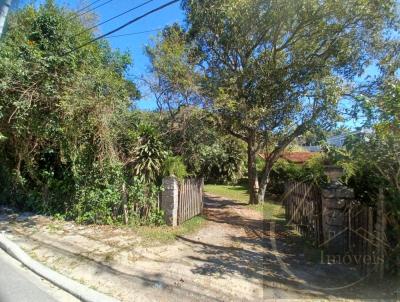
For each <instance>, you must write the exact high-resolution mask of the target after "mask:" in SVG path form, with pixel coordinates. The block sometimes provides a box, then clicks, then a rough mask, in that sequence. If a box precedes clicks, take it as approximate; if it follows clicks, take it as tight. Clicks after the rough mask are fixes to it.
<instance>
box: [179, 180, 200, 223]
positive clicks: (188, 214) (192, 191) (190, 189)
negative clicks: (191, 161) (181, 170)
mask: <svg viewBox="0 0 400 302" xmlns="http://www.w3.org/2000/svg"><path fill="white" fill-rule="evenodd" d="M203 187H204V180H203V179H202V178H200V179H198V178H197V179H196V178H186V179H184V180H182V181H180V182H179V199H178V224H181V223H182V222H184V221H186V220H188V219H190V218H192V217H194V216H196V215H199V214H201V212H202V211H203Z"/></svg>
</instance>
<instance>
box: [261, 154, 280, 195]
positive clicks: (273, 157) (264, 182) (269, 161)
mask: <svg viewBox="0 0 400 302" xmlns="http://www.w3.org/2000/svg"><path fill="white" fill-rule="evenodd" d="M282 150H283V149H277V150H276V151H275V152H274V153H273V154H270V155H269V156H268V157H267V158H266V159H265V167H264V169H263V171H262V175H261V180H260V191H259V193H258V196H257V198H258V201H259V202H263V201H264V200H265V193H266V192H267V188H268V183H269V176H270V174H271V171H272V168H273V166H274V164H275V162H276V161H277V159H278V158H279V156H280V154H281V153H282Z"/></svg>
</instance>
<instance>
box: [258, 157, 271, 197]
mask: <svg viewBox="0 0 400 302" xmlns="http://www.w3.org/2000/svg"><path fill="white" fill-rule="evenodd" d="M272 166H273V164H270V163H269V162H267V163H266V164H265V168H264V171H263V174H262V177H261V180H260V190H259V192H258V196H257V198H258V202H264V200H265V193H266V192H267V188H268V183H269V175H270V173H271V170H272Z"/></svg>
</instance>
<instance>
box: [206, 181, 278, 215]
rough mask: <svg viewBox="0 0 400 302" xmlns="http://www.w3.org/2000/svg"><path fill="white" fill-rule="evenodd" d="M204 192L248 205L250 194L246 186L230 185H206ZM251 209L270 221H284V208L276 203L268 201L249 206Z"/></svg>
mask: <svg viewBox="0 0 400 302" xmlns="http://www.w3.org/2000/svg"><path fill="white" fill-rule="evenodd" d="M204 191H205V192H206V193H210V194H213V195H218V196H222V197H225V198H229V199H231V200H232V201H239V202H244V203H248V202H249V193H248V192H247V188H246V186H228V185H205V186H204ZM249 208H251V209H253V210H255V211H257V212H259V213H261V214H263V216H264V218H265V219H268V220H284V219H285V218H284V217H285V211H284V209H283V207H282V206H281V205H280V204H278V203H276V202H274V201H273V200H267V201H265V202H264V203H260V204H255V205H249Z"/></svg>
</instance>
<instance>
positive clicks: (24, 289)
mask: <svg viewBox="0 0 400 302" xmlns="http://www.w3.org/2000/svg"><path fill="white" fill-rule="evenodd" d="M36 301H37V302H60V301H77V300H76V299H75V298H73V297H72V296H69V295H68V294H66V293H64V292H61V290H60V289H58V288H55V287H54V286H52V285H50V283H48V282H47V281H45V280H43V279H41V278H40V277H39V276H37V275H36V274H34V273H32V272H31V271H29V270H28V269H26V268H24V267H22V265H21V264H20V263H19V262H18V261H16V260H15V259H13V258H12V257H10V256H9V255H7V254H6V253H5V252H4V251H3V250H1V249H0V302H36Z"/></svg>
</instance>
